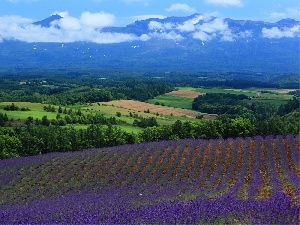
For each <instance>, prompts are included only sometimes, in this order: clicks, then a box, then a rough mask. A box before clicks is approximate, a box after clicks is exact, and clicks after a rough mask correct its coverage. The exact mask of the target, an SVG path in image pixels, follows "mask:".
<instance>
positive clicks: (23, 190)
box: [0, 135, 300, 225]
mask: <svg viewBox="0 0 300 225" xmlns="http://www.w3.org/2000/svg"><path fill="white" fill-rule="evenodd" d="M299 141H300V139H299V136H296V137H295V136H293V135H288V136H286V137H283V136H276V137H273V136H267V137H265V138H263V137H261V136H257V137H254V138H236V139H232V138H230V139H225V140H224V139H215V140H189V139H185V140H177V141H174V140H173V141H161V142H154V143H142V144H134V145H125V146H119V147H110V148H103V149H91V150H84V151H80V152H68V153H52V154H45V155H39V156H32V157H23V158H15V159H9V160H2V161H0V195H1V198H0V218H1V223H3V224H280V225H281V224H289V225H292V224H295V225H296V224H299V223H300V218H299V215H300V198H299V196H300V186H299V184H300V142H299Z"/></svg>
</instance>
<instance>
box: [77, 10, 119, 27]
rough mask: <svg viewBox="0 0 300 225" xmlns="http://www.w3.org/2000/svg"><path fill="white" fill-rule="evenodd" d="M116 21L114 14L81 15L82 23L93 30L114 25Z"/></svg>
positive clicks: (88, 13) (86, 13)
mask: <svg viewBox="0 0 300 225" xmlns="http://www.w3.org/2000/svg"><path fill="white" fill-rule="evenodd" d="M115 20H116V18H115V16H114V15H113V14H110V13H105V12H99V13H90V12H83V13H81V17H80V22H81V24H82V25H86V26H89V27H93V28H99V27H106V26H111V25H113V24H114V22H115Z"/></svg>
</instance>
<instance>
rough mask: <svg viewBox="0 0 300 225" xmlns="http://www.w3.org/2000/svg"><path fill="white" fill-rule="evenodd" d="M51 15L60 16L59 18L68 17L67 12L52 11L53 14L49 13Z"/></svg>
mask: <svg viewBox="0 0 300 225" xmlns="http://www.w3.org/2000/svg"><path fill="white" fill-rule="evenodd" d="M51 15H60V16H61V17H67V16H69V12H68V11H63V12H61V11H54V12H53V13H51Z"/></svg>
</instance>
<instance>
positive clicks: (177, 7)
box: [166, 3, 197, 13]
mask: <svg viewBox="0 0 300 225" xmlns="http://www.w3.org/2000/svg"><path fill="white" fill-rule="evenodd" d="M166 10H167V11H168V12H174V11H184V12H187V13H195V12H196V11H197V10H196V9H194V8H192V7H190V6H189V5H187V4H181V3H176V4H172V5H171V6H170V7H169V8H167V9H166Z"/></svg>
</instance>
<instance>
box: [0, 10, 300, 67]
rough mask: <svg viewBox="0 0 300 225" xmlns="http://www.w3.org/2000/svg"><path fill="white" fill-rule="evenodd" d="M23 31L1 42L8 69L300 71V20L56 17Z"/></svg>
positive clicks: (0, 57) (0, 63)
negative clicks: (100, 21) (92, 21)
mask: <svg viewBox="0 0 300 225" xmlns="http://www.w3.org/2000/svg"><path fill="white" fill-rule="evenodd" d="M32 27H33V28H32ZM33 31H34V32H33ZM22 32H23V33H22ZM26 32H30V33H26ZM39 32H40V33H39ZM20 33H21V34H22V35H20V37H21V38H18V37H8V38H5V37H2V42H1V38H0V46H1V50H0V66H1V67H2V68H6V69H8V68H40V67H41V68H48V69H49V68H54V69H55V68H93V69H94V68H109V69H116V68H118V69H132V70H134V69H150V70H151V69H161V70H166V71H170V70H187V71H225V72H226V71H253V72H255V73H262V72H263V73H299V37H300V22H299V21H296V20H293V19H283V20H280V21H278V22H276V23H269V22H264V21H251V20H233V19H230V18H225V19H220V18H217V17H214V16H208V15H205V14H193V15H191V16H186V17H167V18H165V19H159V18H154V19H146V20H138V21H135V22H134V23H131V24H128V25H127V26H125V27H113V26H104V27H84V26H83V25H82V24H80V21H79V20H76V19H74V18H71V19H70V18H67V19H66V20H64V18H63V17H61V16H59V15H52V16H51V17H48V18H46V19H44V20H41V21H37V22H34V23H33V24H32V25H31V26H29V28H28V27H24V28H20ZM0 35H1V33H0ZM22 38H23V39H22ZM23 56H26V57H23Z"/></svg>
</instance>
